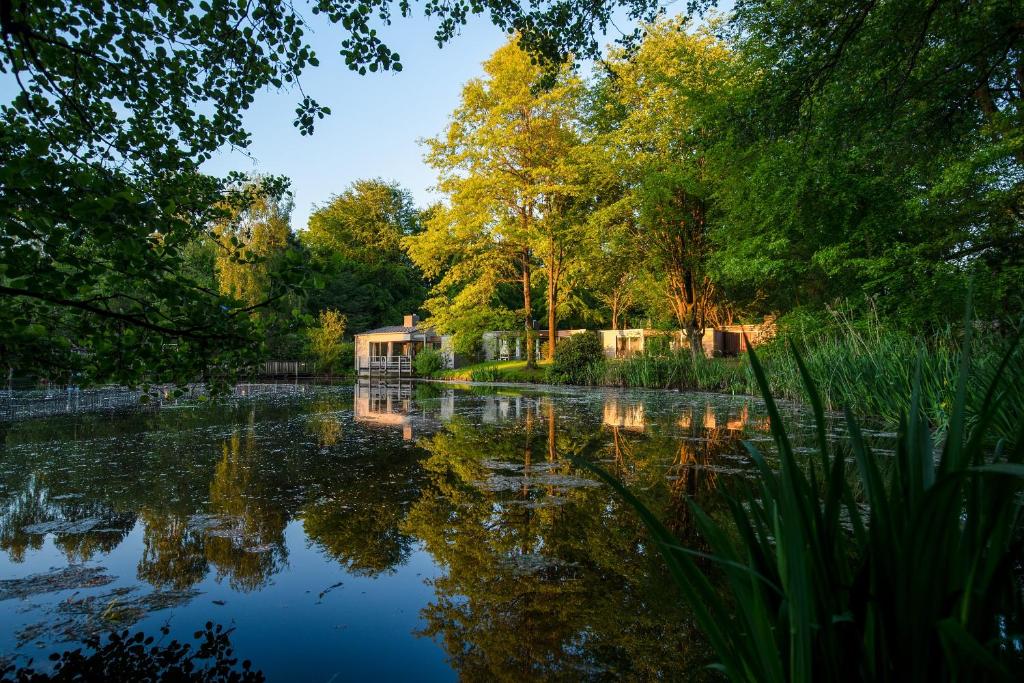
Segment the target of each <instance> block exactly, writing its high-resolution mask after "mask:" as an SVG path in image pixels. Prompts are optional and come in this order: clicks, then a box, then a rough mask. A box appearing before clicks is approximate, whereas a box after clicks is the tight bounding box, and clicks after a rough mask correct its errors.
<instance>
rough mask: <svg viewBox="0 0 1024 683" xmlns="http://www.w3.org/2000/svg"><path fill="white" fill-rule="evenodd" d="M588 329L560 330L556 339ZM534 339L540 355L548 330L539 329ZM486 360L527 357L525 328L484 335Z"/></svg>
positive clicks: (546, 339)
mask: <svg viewBox="0 0 1024 683" xmlns="http://www.w3.org/2000/svg"><path fill="white" fill-rule="evenodd" d="M581 332H586V330H558V331H557V332H556V333H555V334H556V339H568V338H569V337H571V336H573V335H574V334H580V333H581ZM536 335H537V336H536V339H535V340H534V351H535V352H536V354H537V355H538V356H540V353H541V345H543V344H546V343H547V341H548V331H547V330H538V331H537V332H536ZM483 351H484V360H485V361H492V360H522V359H524V358H526V340H525V332H524V331H523V330H515V331H513V330H492V331H491V332H484V335H483Z"/></svg>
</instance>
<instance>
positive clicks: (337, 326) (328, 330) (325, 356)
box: [309, 309, 347, 372]
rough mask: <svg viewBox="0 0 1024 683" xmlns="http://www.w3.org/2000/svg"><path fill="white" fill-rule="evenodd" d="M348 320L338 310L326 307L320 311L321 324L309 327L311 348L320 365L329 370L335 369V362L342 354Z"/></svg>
mask: <svg viewBox="0 0 1024 683" xmlns="http://www.w3.org/2000/svg"><path fill="white" fill-rule="evenodd" d="M346 322H347V321H346V318H345V316H343V315H342V314H340V313H338V311H335V310H332V309H326V310H323V311H320V321H319V324H318V325H317V326H316V327H312V328H310V329H309V347H310V350H311V351H312V353H313V356H315V357H316V359H317V362H318V363H319V364H320V367H321V368H323V369H324V370H327V371H328V372H331V371H333V370H334V364H335V363H336V362H337V361H338V357H339V356H340V355H341V340H342V337H344V336H345V324H346Z"/></svg>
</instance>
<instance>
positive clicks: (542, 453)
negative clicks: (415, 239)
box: [0, 383, 808, 681]
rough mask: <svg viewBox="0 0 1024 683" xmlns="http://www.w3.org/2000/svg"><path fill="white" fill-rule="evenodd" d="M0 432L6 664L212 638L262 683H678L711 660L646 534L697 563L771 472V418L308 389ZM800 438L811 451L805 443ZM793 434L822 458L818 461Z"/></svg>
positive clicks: (677, 408) (732, 406)
mask: <svg viewBox="0 0 1024 683" xmlns="http://www.w3.org/2000/svg"><path fill="white" fill-rule="evenodd" d="M252 389H253V390H252V391H251V392H249V391H241V392H236V393H237V394H250V393H251V395H248V396H242V395H237V396H235V397H233V398H231V399H229V400H225V401H218V402H212V403H198V404H197V403H195V402H192V403H187V404H182V405H171V406H165V407H163V408H162V409H160V410H152V411H148V412H134V413H128V414H102V415H98V414H83V415H71V416H63V417H47V418H36V419H30V420H23V421H20V422H14V423H9V424H6V425H5V426H4V425H0V627H2V628H0V656H3V657H6V658H13V660H14V661H15V663H18V664H22V665H23V664H25V663H26V662H27V660H28V658H30V657H31V658H35V660H36V662H37V665H38V663H39V662H45V660H46V657H47V655H48V654H49V653H51V652H54V651H60V650H65V649H69V648H71V647H75V646H76V643H77V642H78V641H79V640H80V639H81V638H82V637H84V636H85V635H88V634H90V633H96V632H100V631H106V630H109V629H111V628H131V629H132V630H144V631H146V632H148V633H153V634H156V635H159V630H160V627H161V626H164V625H166V626H168V627H169V628H170V632H171V636H172V637H178V638H183V639H186V640H187V639H189V638H190V637H191V634H192V632H193V631H195V630H197V629H200V628H202V625H203V624H204V623H205V622H206V621H208V620H212V621H213V622H215V623H219V624H223V625H225V627H232V628H233V629H234V630H233V631H232V633H231V639H232V643H233V644H234V646H235V651H236V654H237V655H238V656H239V657H241V658H247V659H251V660H252V662H253V665H254V667H255V668H258V669H261V670H262V671H263V672H264V673H266V674H267V676H268V678H269V679H270V680H321V681H327V680H362V679H370V678H373V679H378V680H417V681H434V680H438V681H443V680H454V679H460V678H461V679H464V680H495V679H498V680H502V679H508V680H522V679H524V678H539V679H553V680H562V679H565V680H580V679H603V678H623V677H624V678H633V679H644V680H646V679H651V678H667V679H678V678H682V677H692V676H693V675H698V674H699V672H700V671H701V670H702V667H703V666H704V665H705V664H706V663H707V662H708V658H709V653H708V650H707V648H706V646H705V644H704V643H703V641H702V640H701V638H700V635H699V633H698V632H697V631H696V630H695V628H694V626H693V625H692V623H691V622H690V620H689V618H688V617H687V614H686V611H685V609H684V607H682V606H681V605H680V604H679V596H678V594H677V592H676V591H675V590H674V589H673V587H672V586H671V584H670V582H669V580H668V577H667V574H666V572H665V569H664V566H663V564H662V562H661V560H660V557H659V556H658V555H657V552H656V551H655V550H654V549H652V548H651V547H650V545H649V543H648V539H647V536H646V534H645V532H644V529H643V526H642V524H641V523H640V522H639V520H638V519H637V517H636V515H635V514H634V512H633V511H632V510H631V509H629V508H628V507H627V506H625V505H624V504H623V503H622V502H621V500H620V499H619V498H617V496H616V495H615V494H614V493H613V492H612V491H611V490H610V489H608V488H607V487H606V486H604V485H602V484H599V483H598V482H597V481H596V480H595V478H594V476H593V475H591V474H590V473H589V472H588V471H587V470H585V469H581V468H580V467H578V466H576V465H574V463H573V461H572V459H571V456H573V455H579V456H581V457H587V458H590V459H592V460H594V461H597V462H599V463H600V464H601V465H602V466H603V467H605V468H607V469H608V470H610V471H611V472H613V473H615V474H616V475H617V476H619V477H620V478H622V479H623V480H624V481H625V482H626V483H627V484H628V485H629V486H630V487H631V488H632V489H633V490H634V491H636V492H637V493H638V494H639V495H640V497H641V498H642V499H643V500H644V501H645V502H646V503H647V504H648V505H649V506H650V507H651V508H652V509H653V510H655V512H656V513H657V514H658V515H659V516H660V517H661V518H662V519H665V520H667V522H668V523H669V526H670V527H671V528H672V529H673V530H674V532H675V533H676V534H678V535H679V536H680V538H682V539H683V540H684V541H686V542H688V543H691V544H693V545H695V546H698V547H699V546H700V540H699V538H698V537H697V536H696V534H695V532H694V528H693V520H692V516H691V513H690V511H689V506H688V504H687V499H689V498H694V499H696V500H697V501H698V502H699V503H700V504H702V505H703V506H705V507H706V509H708V510H710V511H711V514H713V515H724V514H725V509H726V508H725V504H724V496H723V491H725V490H728V489H729V487H730V486H731V482H734V481H738V480H741V479H743V478H744V477H747V476H749V475H750V474H751V472H752V469H753V464H752V462H751V460H750V458H749V457H748V456H747V455H746V454H745V452H744V450H743V447H742V445H741V440H742V439H749V440H752V441H754V442H758V444H759V445H760V446H762V447H763V448H765V449H766V450H770V446H771V444H770V437H769V435H768V432H767V430H768V420H767V418H766V416H765V413H764V409H763V406H762V404H761V402H760V401H758V400H755V399H751V398H746V397H730V396H717V395H706V394H680V393H672V392H655V391H618V390H563V391H551V392H544V391H539V390H520V389H513V388H508V387H480V386H475V387H463V388H455V387H451V386H448V385H438V384H427V383H416V384H408V383H406V384H390V385H388V384H361V385H356V386H355V387H314V386H303V385H297V386H293V387H291V388H290V389H289V390H286V391H280V390H275V391H273V392H262V391H259V390H258V387H253V388H252ZM786 419H787V420H788V421H789V422H790V423H791V424H792V425H795V426H796V431H797V434H798V436H797V439H798V440H799V439H801V438H805V439H806V438H807V434H806V432H807V430H808V425H807V424H806V423H807V421H808V420H807V417H806V416H805V415H804V414H803V413H801V412H800V411H798V410H797V409H795V408H793V407H789V408H787V409H786ZM800 434H804V436H803V437H801V436H800Z"/></svg>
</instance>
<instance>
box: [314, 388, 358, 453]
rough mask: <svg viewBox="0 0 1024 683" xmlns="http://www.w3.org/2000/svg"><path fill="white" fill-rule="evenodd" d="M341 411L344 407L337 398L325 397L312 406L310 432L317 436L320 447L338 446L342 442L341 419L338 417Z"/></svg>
mask: <svg viewBox="0 0 1024 683" xmlns="http://www.w3.org/2000/svg"><path fill="white" fill-rule="evenodd" d="M349 408H351V401H349ZM341 410H342V406H341V405H340V401H339V400H338V397H336V396H325V397H322V398H320V399H317V400H315V401H313V402H312V403H311V404H310V407H309V431H311V432H312V433H313V434H315V435H316V436H317V442H318V444H319V445H320V446H324V447H329V446H336V445H337V444H338V442H339V441H341V419H340V418H339V416H338V413H339V411H341Z"/></svg>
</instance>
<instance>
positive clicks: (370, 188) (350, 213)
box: [300, 179, 427, 331]
mask: <svg viewBox="0 0 1024 683" xmlns="http://www.w3.org/2000/svg"><path fill="white" fill-rule="evenodd" d="M421 230H422V216H421V213H420V211H418V210H417V209H416V207H415V206H414V204H413V199H412V195H411V193H410V192H409V191H408V190H406V189H404V188H402V187H401V186H400V185H398V184H397V183H394V182H385V181H383V180H379V179H376V180H357V181H355V182H354V183H352V185H351V186H350V187H348V188H347V189H346V190H345V191H344V192H342V193H341V194H339V195H335V196H334V197H332V198H331V199H330V201H329V202H328V203H327V204H326V205H324V206H321V207H319V208H317V210H316V211H314V212H313V215H312V216H310V219H309V226H308V228H307V229H306V230H305V231H303V232H302V233H300V239H301V241H302V243H303V244H304V245H306V246H307V247H308V248H309V250H310V252H311V254H312V258H313V261H314V263H315V264H316V265H318V266H319V267H320V268H321V269H322V270H323V272H324V275H325V285H324V288H323V289H321V290H319V291H317V292H315V293H313V294H312V295H311V296H310V297H309V301H308V304H309V308H310V309H311V310H312V311H313V312H315V311H317V310H322V309H324V308H336V309H338V310H340V311H342V312H344V313H345V315H346V316H347V317H348V320H349V323H350V327H351V329H353V330H355V331H362V330H367V329H371V328H374V327H380V326H382V325H391V324H394V321H395V320H397V319H400V318H401V316H403V315H404V314H406V313H409V312H411V311H416V310H419V308H420V306H421V305H422V303H423V299H424V297H425V296H426V291H427V290H426V285H425V283H424V281H423V275H422V273H420V271H419V270H418V269H417V268H416V266H415V265H413V263H412V262H411V261H410V259H409V256H408V255H407V254H406V252H405V250H404V249H403V248H402V244H401V241H402V239H403V238H405V237H409V236H411V235H415V234H417V233H419V232H420V231H421Z"/></svg>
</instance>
